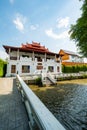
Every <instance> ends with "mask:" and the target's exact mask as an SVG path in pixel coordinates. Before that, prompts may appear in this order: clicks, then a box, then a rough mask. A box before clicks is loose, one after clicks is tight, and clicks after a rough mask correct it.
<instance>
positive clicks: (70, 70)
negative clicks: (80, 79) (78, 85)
mask: <svg viewBox="0 0 87 130" xmlns="http://www.w3.org/2000/svg"><path fill="white" fill-rule="evenodd" d="M80 71H84V72H85V71H87V65H83V66H64V65H62V72H63V73H78V72H80Z"/></svg>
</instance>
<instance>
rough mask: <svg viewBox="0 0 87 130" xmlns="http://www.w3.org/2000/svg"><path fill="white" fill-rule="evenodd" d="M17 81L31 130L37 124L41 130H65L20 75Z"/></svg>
mask: <svg viewBox="0 0 87 130" xmlns="http://www.w3.org/2000/svg"><path fill="white" fill-rule="evenodd" d="M17 80H18V83H19V87H20V90H21V93H22V98H23V100H24V102H25V106H26V108H27V111H28V116H29V120H30V121H29V125H30V128H31V130H34V126H35V124H37V126H38V128H39V129H40V130H65V128H64V127H63V126H62V125H61V124H60V123H59V121H58V120H57V119H56V118H55V117H54V116H53V114H52V113H51V112H50V111H49V110H48V109H47V107H46V106H45V105H44V104H43V103H42V102H41V100H40V99H39V98H38V97H37V96H36V95H35V94H34V93H33V91H32V90H31V89H30V88H29V87H28V86H27V85H26V84H25V82H24V81H23V80H22V79H21V77H20V76H19V75H17Z"/></svg>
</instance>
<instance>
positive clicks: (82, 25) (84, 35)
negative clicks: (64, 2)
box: [69, 0, 87, 57]
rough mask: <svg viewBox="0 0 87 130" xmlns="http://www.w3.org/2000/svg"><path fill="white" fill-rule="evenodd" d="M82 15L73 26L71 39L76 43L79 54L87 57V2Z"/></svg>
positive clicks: (85, 1)
mask: <svg viewBox="0 0 87 130" xmlns="http://www.w3.org/2000/svg"><path fill="white" fill-rule="evenodd" d="M81 10H82V15H81V17H80V18H79V19H78V20H77V22H76V24H75V25H71V28H70V31H69V33H70V38H71V39H72V40H74V41H75V43H76V45H77V47H78V49H79V52H80V53H81V54H82V55H83V56H85V57H87V0H84V1H83V5H82V8H81Z"/></svg>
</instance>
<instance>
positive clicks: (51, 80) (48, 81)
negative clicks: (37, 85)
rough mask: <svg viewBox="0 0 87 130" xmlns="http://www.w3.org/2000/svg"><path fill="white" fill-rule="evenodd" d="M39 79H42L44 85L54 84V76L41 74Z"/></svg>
mask: <svg viewBox="0 0 87 130" xmlns="http://www.w3.org/2000/svg"><path fill="white" fill-rule="evenodd" d="M41 78H42V83H43V84H44V85H52V84H56V79H55V78H54V76H53V75H52V74H51V73H50V72H49V73H46V72H45V73H42V74H41Z"/></svg>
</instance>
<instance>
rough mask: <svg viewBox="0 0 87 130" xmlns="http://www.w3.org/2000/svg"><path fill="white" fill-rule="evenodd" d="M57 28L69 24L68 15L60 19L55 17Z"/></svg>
mask: <svg viewBox="0 0 87 130" xmlns="http://www.w3.org/2000/svg"><path fill="white" fill-rule="evenodd" d="M57 22H58V24H57V28H63V27H65V28H67V27H68V25H69V17H65V18H61V19H57Z"/></svg>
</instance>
